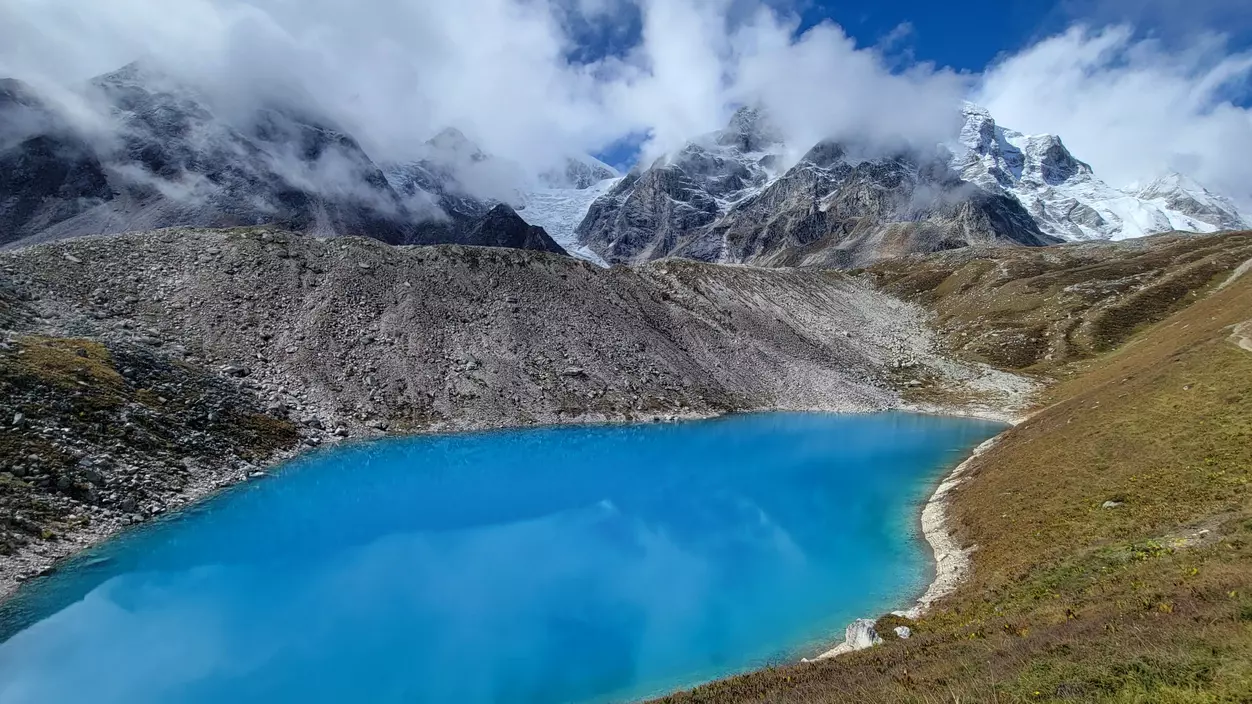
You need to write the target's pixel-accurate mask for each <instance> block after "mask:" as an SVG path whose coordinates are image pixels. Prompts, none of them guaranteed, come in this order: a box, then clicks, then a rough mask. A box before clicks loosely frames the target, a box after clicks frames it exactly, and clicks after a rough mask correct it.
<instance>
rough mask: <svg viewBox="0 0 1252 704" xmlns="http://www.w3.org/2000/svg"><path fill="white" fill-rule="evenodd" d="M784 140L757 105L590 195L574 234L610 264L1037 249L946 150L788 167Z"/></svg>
mask: <svg viewBox="0 0 1252 704" xmlns="http://www.w3.org/2000/svg"><path fill="white" fill-rule="evenodd" d="M782 150H783V145H782V143H781V139H780V138H779V137H778V136H777V132H776V130H774V129H773V128H772V127H770V126H769V124H768V121H767V120H765V118H764V117H763V116H762V115H761V114H760V113H759V112H758V111H755V110H749V109H744V110H740V111H739V112H738V113H736V115H735V117H734V118H733V119H732V120H731V123H730V125H729V126H728V127H727V128H726V129H725V130H722V131H720V132H717V133H714V134H713V135H709V136H707V137H705V138H703V139H702V140H699V141H697V142H693V143H691V144H689V145H687V146H686V147H684V148H683V149H682V150H681V151H679V152H678V153H677V154H675V155H672V156H670V157H666V158H663V159H660V160H658V161H657V162H655V163H654V164H653V165H652V166H651V167H650V168H648V169H647V170H643V171H635V172H632V173H631V174H630V175H628V176H627V177H626V178H625V179H623V180H622V182H621V183H619V184H618V185H617V186H616V187H615V188H614V189H613V190H612V191H610V192H609V193H607V194H606V195H605V196H604V197H602V198H601V199H599V200H597V201H596V202H595V203H594V204H593V205H592V206H591V208H590V210H589V211H588V214H587V217H586V219H584V221H583V222H582V224H581V225H580V227H579V230H578V232H579V241H580V242H581V243H582V244H585V245H587V246H589V247H590V248H592V249H593V250H595V251H596V252H597V253H599V254H600V255H601V256H603V257H604V258H605V259H607V260H609V261H614V262H638V261H646V260H649V259H656V258H659V257H664V256H670V255H678V256H685V257H689V258H693V259H700V260H704V261H721V262H737V263H759V264H800V263H804V264H824V265H837V266H856V265H860V264H864V263H868V262H871V261H875V260H877V259H880V258H882V257H885V256H890V255H893V254H902V253H910V252H929V251H935V250H939V249H948V248H953V247H962V246H965V245H967V244H973V243H988V244H991V243H999V244H1008V245H1027V246H1037V245H1043V244H1048V243H1050V242H1052V241H1054V240H1052V239H1051V238H1049V237H1047V236H1046V235H1044V234H1043V233H1042V232H1040V231H1039V229H1038V227H1037V226H1036V225H1035V224H1034V222H1033V221H1032V220H1031V218H1030V216H1029V215H1028V214H1027V213H1026V212H1025V211H1024V210H1022V208H1021V206H1020V205H1019V204H1018V203H1017V202H1016V201H1014V200H1013V199H1011V198H1005V197H1002V196H999V195H993V194H989V193H986V192H984V191H981V190H979V189H978V188H975V187H973V186H972V185H971V184H968V183H965V182H963V181H962V180H961V178H960V177H959V176H958V175H957V174H956V173H955V172H953V171H952V170H951V169H950V168H949V167H948V165H947V163H946V160H947V157H946V155H944V154H941V153H936V154H933V155H923V154H916V153H907V152H905V153H900V154H895V155H889V156H882V155H874V156H872V157H870V158H864V157H860V156H858V155H853V154H850V153H849V152H848V149H847V147H846V146H844V145H841V144H839V143H835V142H823V143H821V144H818V145H816V146H815V147H813V148H812V149H811V150H810V151H809V152H808V153H807V154H806V155H805V156H804V157H803V158H802V159H801V160H800V161H799V162H798V163H797V164H796V165H795V166H793V167H792V168H790V169H788V170H787V171H786V172H785V173H782V174H778V173H777V172H776V168H777V164H778V163H779V161H780V160H781V156H780V155H781V154H782Z"/></svg>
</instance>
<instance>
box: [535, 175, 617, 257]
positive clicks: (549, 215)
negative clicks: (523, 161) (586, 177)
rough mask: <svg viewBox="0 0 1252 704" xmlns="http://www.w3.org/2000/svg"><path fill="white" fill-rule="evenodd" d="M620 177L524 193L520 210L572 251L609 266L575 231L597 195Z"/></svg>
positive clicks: (607, 189) (614, 184)
mask: <svg viewBox="0 0 1252 704" xmlns="http://www.w3.org/2000/svg"><path fill="white" fill-rule="evenodd" d="M621 180H622V179H621V178H609V179H605V180H603V181H600V182H599V183H596V184H595V185H593V186H591V187H590V188H582V189H577V188H540V189H537V190H534V191H531V192H529V193H525V194H523V195H522V203H521V204H520V205H518V206H516V208H517V214H518V215H520V216H522V219H523V220H525V221H526V222H527V223H529V224H531V225H537V226H539V227H542V228H543V229H545V230H547V231H548V236H550V237H551V238H552V239H554V240H556V243H557V244H559V245H561V246H562V247H564V248H565V251H567V252H569V253H570V254H572V255H574V256H576V257H579V258H581V259H586V260H587V261H589V262H592V263H593V264H597V265H599V266H605V267H607V266H608V262H605V261H604V260H603V259H601V258H600V255H598V254H596V253H595V252H593V251H591V250H590V249H588V248H587V247H584V246H582V245H580V244H578V234H577V233H576V232H575V230H577V228H578V224H579V223H580V222H582V221H583V218H584V217H586V215H587V210H588V209H589V208H590V207H591V203H592V202H593V201H595V199H596V198H599V197H600V196H602V195H604V194H605V193H608V192H609V191H610V190H611V189H612V188H613V186H616V185H617V183H618V182H619V181H621Z"/></svg>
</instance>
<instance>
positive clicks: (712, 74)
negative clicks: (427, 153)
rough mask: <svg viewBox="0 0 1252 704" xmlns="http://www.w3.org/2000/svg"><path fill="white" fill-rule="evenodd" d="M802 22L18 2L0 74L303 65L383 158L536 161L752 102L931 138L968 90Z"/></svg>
mask: <svg viewBox="0 0 1252 704" xmlns="http://www.w3.org/2000/svg"><path fill="white" fill-rule="evenodd" d="M745 8H746V9H745ZM628 13H637V14H636V15H634V16H636V17H639V18H640V19H641V20H642V32H641V34H640V36H638V37H634V38H633V39H634V41H633V44H631V45H628V46H626V47H625V48H624V49H623V50H619V51H614V52H609V53H608V55H607V56H605V57H603V58H599V59H597V60H596V61H595V62H592V63H577V62H572V61H571V60H570V59H569V57H570V56H571V55H573V54H576V52H575V51H574V50H575V49H577V48H578V47H577V46H576V44H575V38H574V35H575V34H577V33H576V32H575V31H574V30H573V29H571V28H572V27H573V26H575V25H580V26H582V27H583V28H584V29H586V28H587V27H599V28H600V29H601V30H604V31H601V32H599V33H598V34H597V33H596V32H592V34H593V35H596V36H608V35H613V31H614V30H613V24H614V23H620V22H621V21H622V19H623V18H624V17H626V16H628ZM796 26H797V25H796V21H795V20H794V19H792V18H790V17H789V16H786V15H779V14H777V13H776V11H775V10H771V9H768V8H767V7H766V5H765V4H763V3H761V2H758V1H757V0H548V1H546V2H544V1H536V0H462V1H460V2H450V3H431V2H426V1H424V0H390V1H387V2H376V3H368V4H362V3H349V2H342V1H338V0H301V1H300V2H295V1H294V0H181V1H180V2H178V3H169V2H166V1H165V0H110V2H107V3H83V2H80V1H79V0H9V1H8V2H5V3H4V4H3V5H0V75H12V76H15V77H21V78H27V79H36V80H39V81H41V82H43V83H57V84H61V85H64V84H66V83H67V82H71V81H81V80H84V79H86V78H88V77H90V76H92V75H94V74H98V73H102V72H105V71H109V70H112V69H114V68H116V67H118V66H121V65H122V64H124V63H127V62H129V61H131V60H133V59H134V58H136V57H141V56H144V57H149V59H150V60H152V61H154V62H155V63H157V64H159V65H161V66H162V67H164V68H166V69H167V70H170V71H174V72H177V73H180V74H190V75H193V76H195V77H197V78H198V79H200V80H202V81H207V82H210V83H213V84H214V87H215V88H216V90H217V92H218V93H219V94H220V95H222V96H224V97H227V98H233V99H235V100H238V101H240V102H245V103H246V102H248V101H250V100H252V99H253V98H254V97H255V96H256V95H257V94H258V93H259V94H262V95H270V94H272V93H273V92H274V91H275V90H276V86H286V85H289V84H291V83H293V82H294V83H295V84H297V85H298V86H299V88H300V90H302V91H303V92H306V93H308V94H309V95H311V96H313V97H314V98H315V99H316V101H317V102H318V103H320V104H321V105H322V106H323V108H325V109H328V110H330V111H332V112H333V114H334V115H335V117H337V118H338V119H339V120H340V121H341V122H343V123H344V124H345V126H347V127H348V128H349V129H350V130H352V131H353V132H354V134H356V135H357V136H358V137H359V138H360V139H361V140H362V142H363V143H364V144H365V146H366V147H367V149H368V150H369V151H370V152H371V153H373V154H375V155H376V156H379V158H384V159H386V158H404V157H405V156H406V155H411V154H413V153H415V152H416V151H417V149H418V148H419V145H420V143H421V142H422V141H423V140H425V139H426V138H427V137H429V136H431V135H432V134H434V133H435V132H437V131H438V130H439V129H441V128H442V127H444V126H446V125H456V126H458V127H460V128H461V129H462V130H463V131H464V132H466V133H467V134H468V135H469V136H470V137H471V138H472V139H474V140H476V141H477V142H479V143H480V144H481V145H482V146H483V147H484V149H486V150H487V151H489V152H491V153H495V154H498V155H500V156H504V157H507V158H511V159H514V160H517V161H520V162H522V163H526V164H528V165H529V166H531V167H532V168H534V169H536V170H540V169H542V168H545V167H547V166H550V165H552V164H551V163H548V164H545V163H543V162H545V161H548V162H552V161H553V160H554V157H558V156H560V154H561V152H572V151H596V150H598V149H601V148H604V147H606V146H607V145H609V144H611V143H612V142H614V141H615V140H618V139H620V138H622V137H624V136H626V135H629V134H640V133H643V134H648V135H650V140H651V142H650V146H651V148H652V149H653V150H654V151H655V150H659V149H665V148H671V147H674V146H677V145H678V144H680V143H681V142H682V141H683V140H685V139H687V138H689V137H691V136H693V135H695V134H697V133H700V132H704V131H708V130H712V129H716V128H718V127H720V126H722V125H723V124H724V123H725V121H726V119H727V118H728V117H729V114H730V112H731V111H733V109H734V107H735V106H736V104H737V103H744V102H753V101H755V100H763V101H764V102H765V103H766V104H767V105H768V106H769V107H771V108H774V109H775V110H776V112H777V113H778V116H779V119H780V122H782V123H783V124H784V126H786V127H789V128H794V129H795V130H796V131H797V132H798V133H800V134H803V135H804V136H805V138H806V139H807V138H808V137H810V136H812V135H815V134H818V133H823V135H819V136H824V133H826V132H829V131H831V130H835V131H839V130H850V131H855V132H867V133H871V134H877V133H880V132H882V131H883V130H890V131H893V132H896V133H904V134H905V135H906V136H909V137H924V138H926V139H929V138H930V136H931V133H932V132H933V129H932V127H931V125H932V124H933V123H931V122H930V121H929V120H927V119H926V118H927V117H928V116H930V115H932V114H934V113H936V112H940V111H948V112H949V113H951V112H952V110H951V109H950V108H951V106H952V105H954V104H955V102H956V100H957V99H958V98H959V93H960V91H961V90H962V82H961V80H960V79H957V78H956V77H955V76H953V75H952V74H951V73H950V72H946V71H939V70H934V69H932V68H930V67H927V66H917V67H914V68H912V69H910V70H909V71H907V72H905V73H904V74H902V75H895V74H893V73H892V71H891V70H890V69H889V68H887V66H886V65H885V63H884V61H883V59H882V57H881V56H880V55H879V54H878V53H877V52H876V51H875V50H872V49H865V48H857V47H856V46H855V44H854V43H853V42H852V41H851V40H850V39H848V38H847V37H846V36H845V35H844V34H843V32H842V31H841V30H840V29H839V28H837V27H835V26H834V25H822V26H819V27H817V28H814V29H812V30H810V31H809V32H807V33H806V34H804V35H803V36H800V37H798V38H797V37H795V36H794V32H795V29H796ZM613 36H616V35H613ZM592 53H593V55H594V52H592ZM919 128H920V133H921V134H916V133H914V131H915V130H918V129H919ZM832 136H833V133H832Z"/></svg>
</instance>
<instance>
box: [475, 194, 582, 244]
mask: <svg viewBox="0 0 1252 704" xmlns="http://www.w3.org/2000/svg"><path fill="white" fill-rule="evenodd" d="M457 239H458V240H459V242H460V243H461V244H466V245H473V246H476V247H509V248H512V249H529V250H532V251H535V252H551V253H553V254H561V255H565V256H569V255H568V253H567V252H566V251H565V250H564V249H562V248H561V245H559V244H557V243H556V242H554V241H553V240H552V238H551V237H548V233H546V232H544V230H543V228H542V227H535V226H534V225H528V224H527V223H526V221H525V220H522V219H521V218H520V217H519V216H518V214H517V213H515V212H514V211H513V209H512V208H510V207H509V206H507V205H503V204H501V205H497V206H496V207H494V208H492V209H491V210H490V211H488V212H487V213H486V214H485V215H483V216H482V217H481V218H479V219H478V220H477V221H476V222H474V223H473V224H472V226H471V227H470V228H469V229H468V230H466V232H465V234H464V235H463V236H461V237H458V238H457Z"/></svg>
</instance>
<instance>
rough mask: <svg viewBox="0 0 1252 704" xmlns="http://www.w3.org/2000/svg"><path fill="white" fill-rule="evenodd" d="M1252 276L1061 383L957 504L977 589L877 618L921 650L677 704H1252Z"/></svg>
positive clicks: (757, 676)
mask: <svg viewBox="0 0 1252 704" xmlns="http://www.w3.org/2000/svg"><path fill="white" fill-rule="evenodd" d="M1246 236H1247V233H1244V235H1243V237H1245V238H1246ZM1222 242H1225V245H1224V246H1228V247H1236V246H1242V245H1240V244H1239V242H1238V237H1237V236H1230V237H1227V238H1225V239H1224V240H1223V239H1221V238H1215V239H1212V240H1209V242H1208V243H1209V245H1214V246H1221V245H1220V243H1222ZM1170 247H1171V242H1170V241H1169V240H1162V241H1158V242H1154V243H1149V244H1148V246H1147V249H1148V250H1152V251H1157V252H1158V253H1160V252H1165V251H1169V250H1170ZM1158 248H1159V249H1158ZM1078 251H1084V250H1078ZM1127 251H1128V253H1129V254H1130V260H1131V261H1133V260H1135V259H1136V258H1137V257H1136V255H1135V250H1134V249H1130V250H1127ZM1018 254H1020V252H1016V251H1015V252H1013V253H1012V254H1011V255H1009V256H1007V257H1004V256H1001V257H993V258H990V259H987V260H985V262H987V263H990V264H991V265H993V266H1011V265H1012V264H1013V263H1014V262H1016V261H1017V260H1016V255H1018ZM1140 254H1142V252H1140ZM1174 254H1175V255H1176V256H1178V257H1181V259H1182V260H1184V261H1185V260H1187V259H1188V257H1187V256H1185V255H1183V254H1182V253H1180V252H1178V251H1174ZM1210 254H1211V253H1210ZM1106 259H1108V261H1107V262H1106V263H1108V264H1112V263H1114V262H1115V261H1116V260H1117V259H1118V258H1117V257H1112V258H1106ZM1204 259H1205V258H1204V257H1197V260H1198V261H1204ZM1081 260H1082V257H1078V258H1077V260H1076V261H1075V263H1074V268H1073V269H1071V270H1070V273H1071V274H1072V273H1076V272H1079V271H1083V270H1084V267H1086V266H1089V263H1088V264H1084V263H1083V262H1082V261H1081ZM1245 261H1247V260H1245ZM1248 268H1249V267H1248V265H1247V264H1246V263H1245V264H1243V265H1242V266H1240V264H1239V263H1238V262H1236V263H1234V264H1232V265H1231V266H1230V267H1224V266H1223V267H1216V268H1214V269H1211V270H1208V276H1207V277H1204V278H1197V279H1195V280H1192V281H1191V286H1192V289H1193V290H1195V291H1197V292H1199V293H1204V292H1209V291H1211V293H1209V295H1207V296H1203V295H1197V296H1196V297H1195V298H1198V299H1199V300H1196V301H1194V302H1191V303H1190V305H1186V303H1185V302H1183V303H1180V304H1179V305H1180V306H1184V307H1182V308H1181V310H1177V311H1175V312H1173V313H1172V314H1169V315H1167V316H1165V317H1164V319H1163V320H1161V322H1158V323H1156V324H1154V325H1152V324H1150V323H1148V324H1147V326H1146V327H1140V326H1136V327H1135V328H1134V329H1131V330H1130V331H1129V332H1128V335H1126V336H1123V337H1121V338H1119V339H1118V340H1117V343H1120V344H1119V345H1118V346H1117V348H1116V349H1115V350H1113V351H1110V352H1106V353H1103V354H1099V355H1096V356H1093V357H1090V358H1087V359H1085V360H1084V361H1080V362H1074V363H1072V364H1071V365H1070V366H1068V367H1067V368H1065V369H1064V370H1054V371H1056V372H1058V373H1057V374H1056V376H1058V377H1066V378H1067V380H1065V381H1063V382H1061V383H1059V384H1058V385H1057V386H1055V387H1054V388H1052V389H1051V390H1049V391H1048V392H1047V393H1046V395H1045V398H1044V403H1043V407H1042V408H1041V409H1040V410H1039V411H1038V412H1037V413H1036V414H1035V415H1034V416H1033V417H1031V418H1030V419H1029V420H1027V421H1025V422H1024V423H1022V424H1020V425H1018V426H1016V427H1015V428H1013V429H1012V430H1009V431H1008V432H1006V433H1004V434H1003V435H1002V436H1001V438H1000V440H999V442H998V443H997V444H996V445H995V446H994V447H993V448H992V449H990V450H989V451H987V452H985V453H984V454H982V455H980V456H978V457H977V458H975V459H974V460H973V461H972V462H971V469H970V470H969V473H968V474H967V475H966V477H967V478H966V479H965V480H964V482H963V483H962V484H961V485H960V487H959V488H958V489H957V490H956V491H955V492H954V493H953V494H952V497H953V498H952V504H951V507H950V509H949V512H950V514H951V515H953V516H954V518H955V523H956V528H957V531H958V535H959V538H960V539H961V541H962V542H963V544H964V545H965V546H977V547H976V550H975V552H973V554H972V559H973V572H972V577H971V578H970V579H969V581H967V582H966V583H965V584H963V585H962V586H961V587H960V588H959V589H958V590H957V591H956V592H955V593H954V594H953V595H951V596H950V597H948V598H946V599H945V600H943V601H941V602H940V604H939V606H938V608H936V609H935V610H933V611H932V612H931V613H930V614H928V615H926V616H925V617H924V618H923V619H922V620H920V621H917V622H908V621H907V620H905V619H901V618H899V617H895V616H887V617H884V619H883V620H882V621H881V622H880V625H881V627H882V628H881V629H880V630H885V631H886V632H887V633H888V634H890V632H891V631H890V629H889V628H886V627H887V626H894V625H898V624H907V625H909V626H910V627H911V628H912V629H913V631H914V636H913V637H912V638H910V639H908V640H898V639H894V640H889V641H888V642H886V643H884V644H883V645H882V646H880V647H875V648H872V649H870V650H866V651H861V652H858V653H853V654H850V655H845V656H841V657H839V658H836V659H834V660H827V661H822V662H819V663H811V664H805V665H795V666H786V667H780V668H773V669H769V670H764V671H761V672H757V673H752V674H749V675H745V676H742V677H738V678H732V679H729V680H726V681H723V682H718V683H714V684H711V685H708V686H705V687H702V688H699V689H697V690H695V691H693V692H688V693H682V694H678V695H674V696H672V697H669V698H668V699H667V700H666V701H670V702H714V701H716V702H748V701H752V702H757V701H769V702H806V703H807V702H843V701H891V702H940V701H942V702H958V701H959V702H971V701H977V702H1041V701H1065V702H1074V701H1079V702H1244V701H1249V700H1252V592H1250V591H1249V587H1250V586H1252V579H1249V575H1252V494H1249V482H1250V480H1252V351H1249V347H1252V343H1249V341H1248V334H1249V330H1252V276H1247V275H1243V276H1239V277H1233V276H1232V271H1233V272H1246V271H1247V270H1248ZM959 270H960V267H958V268H957V271H959ZM1063 271H1064V269H1063V268H1062V267H1058V268H1057V269H1055V270H1053V272H1052V275H1054V276H1057V275H1059V274H1061V273H1062V272H1063ZM949 275H952V274H949ZM936 278H937V277H936ZM1098 280H1099V279H1098V278H1097V279H1096V281H1098ZM1114 280H1115V279H1114ZM928 290H937V289H935V288H934V287H931V288H930V289H928ZM1133 295H1134V294H1131V296H1129V297H1125V298H1122V299H1121V300H1122V303H1125V302H1127V301H1129V300H1133ZM944 298H945V297H944V296H942V295H937V296H936V297H935V299H934V300H935V301H936V304H937V305H938V306H939V307H942V306H943V305H944ZM1011 298H1012V297H1011V296H1010V297H1009V298H1007V299H1006V300H1005V301H1004V304H1005V305H1008V300H1011ZM1025 309H1026V310H1027V311H1030V310H1032V306H1031V305H1030V304H1029V302H1027V305H1026V306H1025ZM1095 319H1096V320H1098V319H1099V314H1097V315H1096V318H1095Z"/></svg>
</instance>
